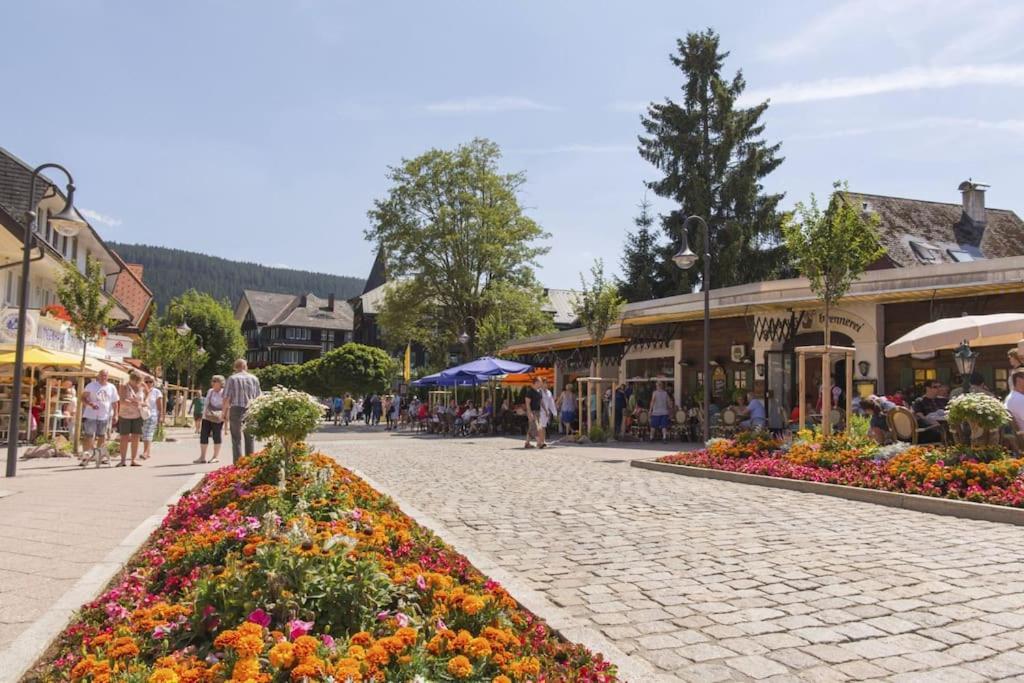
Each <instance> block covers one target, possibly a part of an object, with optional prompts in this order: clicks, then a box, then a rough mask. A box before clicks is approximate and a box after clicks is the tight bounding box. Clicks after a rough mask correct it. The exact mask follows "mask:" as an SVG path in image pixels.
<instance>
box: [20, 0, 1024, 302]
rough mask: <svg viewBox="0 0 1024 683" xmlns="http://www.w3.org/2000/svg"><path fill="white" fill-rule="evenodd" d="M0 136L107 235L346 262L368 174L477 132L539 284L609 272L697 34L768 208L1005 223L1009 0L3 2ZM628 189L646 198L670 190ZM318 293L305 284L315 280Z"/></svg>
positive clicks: (1016, 28) (1023, 10)
mask: <svg viewBox="0 0 1024 683" xmlns="http://www.w3.org/2000/svg"><path fill="white" fill-rule="evenodd" d="M3 15H4V24H5V26H6V28H7V30H6V31H5V32H4V33H5V35H4V40H3V42H2V44H0V55H2V57H0V79H2V81H0V82H2V83H3V84H4V87H3V89H2V92H3V94H4V99H5V102H4V106H3V107H0V147H4V148H6V149H8V150H9V151H11V152H12V153H14V154H16V155H17V156H19V157H21V158H22V159H23V160H25V161H26V162H28V163H30V164H39V163H43V162H47V161H54V162H61V163H64V164H65V165H67V166H68V167H69V168H70V169H71V170H72V172H73V173H74V175H75V180H76V183H77V186H78V194H77V203H78V206H79V207H81V208H82V209H83V212H84V213H85V214H86V216H87V217H88V218H89V220H90V222H91V223H93V225H94V226H95V227H96V229H97V230H98V231H99V232H100V234H101V235H102V236H103V237H105V238H107V239H110V240H117V241H126V242H138V243H145V244H157V245H163V246H169V247H177V248H182V249H189V250H194V251H201V252H205V253H209V254H214V255H217V256H223V257H226V258H234V259H241V260H247V261H254V262H258V263H263V264H267V265H279V266H288V267H295V268H304V269H310V270H316V271H322V272H328V273H335V274H339V275H352V276H357V277H365V276H366V275H367V274H368V273H369V270H370V266H371V265H372V261H373V245H372V244H370V243H368V242H366V241H365V240H364V238H363V231H364V229H365V228H366V227H367V225H368V221H367V217H366V212H367V210H368V209H369V208H370V207H371V206H372V203H373V201H374V199H378V198H381V197H383V196H384V195H385V194H386V192H387V189H388V182H387V177H386V173H387V168H388V166H389V165H396V164H399V163H400V162H401V161H402V159H404V158H411V157H414V156H416V155H418V154H420V153H422V152H424V151H426V150H428V149H430V148H452V147H454V146H456V145H458V144H459V143H462V142H466V141H468V140H471V139H472V138H474V137H478V136H479V137H486V138H490V139H492V140H494V141H495V142H497V143H498V144H499V145H501V147H502V149H503V152H504V157H503V159H502V162H501V163H502V168H503V170H507V171H525V173H526V174H527V183H526V185H525V186H524V188H523V190H522V194H521V197H520V201H521V203H522V205H523V206H524V207H525V210H526V212H527V213H528V215H530V216H531V217H532V218H534V219H535V220H537V221H538V222H539V223H540V224H541V226H542V227H544V228H545V229H546V230H547V231H548V232H549V233H551V238H550V239H549V240H548V241H547V246H549V247H550V252H549V253H548V254H547V255H546V256H544V257H542V258H541V259H540V271H539V277H540V279H541V281H542V282H543V283H544V284H545V285H547V286H550V287H573V286H576V285H578V283H579V273H580V271H586V270H587V269H588V268H589V267H590V264H591V263H592V262H593V260H594V259H595V258H602V259H603V260H604V262H605V264H606V268H607V270H609V271H611V272H612V273H613V274H614V273H618V272H619V260H620V255H621V251H622V245H623V242H624V240H625V236H626V233H627V231H629V230H631V229H632V228H633V218H634V216H635V215H636V213H637V205H639V204H640V202H641V201H642V200H643V199H644V195H645V192H646V189H645V185H644V183H645V181H649V180H652V179H654V178H656V177H657V172H656V170H655V169H654V168H653V167H652V166H650V165H649V164H647V163H646V162H644V161H643V160H642V159H640V157H639V155H638V154H637V151H636V142H637V136H638V135H639V134H640V132H641V126H640V114H641V112H642V111H643V110H644V107H645V105H646V104H647V103H648V102H651V101H660V100H663V99H664V98H666V97H669V98H673V99H677V98H678V96H679V93H680V88H681V86H682V78H681V74H680V72H679V71H678V70H677V69H675V68H674V67H673V66H672V65H671V63H670V62H669V59H668V57H669V54H670V53H671V52H673V51H674V49H675V41H676V40H677V39H679V38H682V37H684V36H685V35H686V33H687V32H690V31H699V30H703V29H705V28H708V27H711V28H714V29H715V30H716V31H717V32H718V33H719V34H720V36H721V41H722V47H723V49H725V50H728V51H729V52H730V53H731V54H730V56H729V58H728V60H727V62H726V73H727V74H728V75H731V74H732V73H734V72H735V71H736V70H737V69H742V71H743V74H744V77H745V78H746V81H747V92H746V93H745V102H748V103H749V102H758V101H761V100H763V99H770V101H771V106H770V107H769V109H768V111H767V113H766V115H765V117H764V122H765V124H766V126H767V128H766V131H765V139H766V140H768V141H769V142H781V143H782V150H781V154H782V156H784V157H785V161H784V162H783V163H782V165H781V166H780V167H779V168H778V170H776V171H775V172H774V173H772V174H771V175H770V176H768V177H767V178H766V179H765V187H766V190H768V191H772V192H785V193H786V199H785V200H784V206H786V207H789V206H792V204H793V203H795V202H796V201H798V200H801V199H806V198H807V197H808V196H809V194H810V193H812V192H814V193H817V194H818V195H819V196H821V195H825V194H827V193H828V191H829V190H830V188H831V184H832V181H834V180H837V179H841V180H846V181H848V182H849V186H850V189H851V190H854V191H860V192H868V193H877V194H886V195H894V196H902V197H913V198H918V199H928V200H934V201H948V202H959V201H960V195H959V193H958V192H957V185H958V184H959V183H960V182H961V181H963V180H965V179H967V178H968V177H971V178H974V179H975V180H978V181H983V182H987V183H989V184H990V185H991V189H990V190H989V192H988V197H987V204H988V206H989V207H994V208H1007V209H1013V210H1015V211H1017V213H1018V214H1020V215H1022V216H1024V41H1021V39H1020V37H1021V35H1024V2H1003V1H1001V0H961V1H960V2H957V3H949V2H946V1H944V0H857V1H849V2H835V3H828V2H819V3H807V2H801V1H791V2H779V1H775V2H771V3H766V2H763V1H762V2H755V1H750V2H746V1H743V2H741V1H737V0H732V1H724V0H723V1H722V2H717V3H693V2H680V1H679V0H674V1H671V0H664V1H663V0H657V1H655V0H634V1H632V2H624V1H619V2H611V1H606V0H564V1H553V0H546V1H542V0H536V1H521V2H506V3H496V2H479V1H476V2H473V1H471V0H464V1H455V0H451V1H442V0H437V1H435V2H429V3H427V2H413V1H412V0H409V1H407V2H343V1H341V0H338V1H328V0H294V1H292V2H270V1H269V0H235V1H227V0H206V1H199V0H178V1H176V2H136V1H130V0H123V1H120V2H114V1H110V2H106V1H103V0H52V1H51V2H45V3H41V2H20V3H13V2H12V3H7V4H6V6H5V7H4V9H3ZM650 199H651V200H652V201H653V202H654V205H655V207H656V208H658V209H660V210H667V209H668V208H670V205H669V204H667V203H666V202H665V201H663V200H660V199H658V198H655V197H653V196H651V197H650ZM321 294H325V293H321Z"/></svg>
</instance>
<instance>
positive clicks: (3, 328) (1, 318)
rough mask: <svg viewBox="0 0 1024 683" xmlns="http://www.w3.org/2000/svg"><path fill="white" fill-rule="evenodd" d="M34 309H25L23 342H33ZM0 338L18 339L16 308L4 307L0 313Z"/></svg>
mask: <svg viewBox="0 0 1024 683" xmlns="http://www.w3.org/2000/svg"><path fill="white" fill-rule="evenodd" d="M38 315H39V314H38V313H37V312H36V311H26V315H25V331H26V334H25V342H26V343H30V344H31V343H34V342H35V336H36V320H37V318H38ZM0 340H3V341H4V342H16V341H17V340H18V309H17V308H5V309H3V313H0Z"/></svg>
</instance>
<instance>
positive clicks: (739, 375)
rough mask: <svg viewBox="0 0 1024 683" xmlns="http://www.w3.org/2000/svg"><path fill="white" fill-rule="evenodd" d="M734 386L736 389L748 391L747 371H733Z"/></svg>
mask: <svg viewBox="0 0 1024 683" xmlns="http://www.w3.org/2000/svg"><path fill="white" fill-rule="evenodd" d="M732 386H733V388H735V389H748V388H749V387H748V386H747V371H746V370H733V371H732Z"/></svg>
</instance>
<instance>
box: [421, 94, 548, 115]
mask: <svg viewBox="0 0 1024 683" xmlns="http://www.w3.org/2000/svg"><path fill="white" fill-rule="evenodd" d="M424 108H425V109H426V110H427V111H429V112H432V113H435V114H479V113H494V112H506V111H557V110H558V109H559V108H558V107H554V106H551V105H549V104H544V103H543V102H538V101H536V100H532V99H530V98H528V97H513V96H508V95H503V96H493V97H464V98H460V99H452V100H443V101H441V102H431V103H430V104H427V105H426V106H425V107H424Z"/></svg>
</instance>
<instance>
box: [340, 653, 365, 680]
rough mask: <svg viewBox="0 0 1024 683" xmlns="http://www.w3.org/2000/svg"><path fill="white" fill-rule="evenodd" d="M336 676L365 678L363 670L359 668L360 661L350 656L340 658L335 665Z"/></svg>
mask: <svg viewBox="0 0 1024 683" xmlns="http://www.w3.org/2000/svg"><path fill="white" fill-rule="evenodd" d="M334 678H335V679H336V680H342V681H347V680H350V679H351V680H353V681H361V680H363V676H362V672H361V671H360V670H359V662H357V661H356V660H354V659H350V658H348V657H346V658H343V659H339V660H338V663H337V664H336V665H335V666H334Z"/></svg>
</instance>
